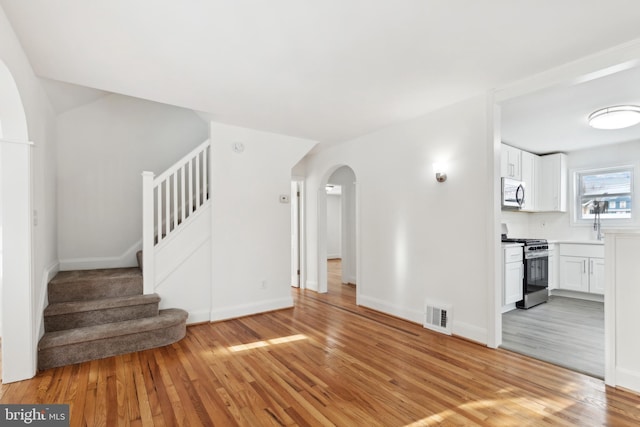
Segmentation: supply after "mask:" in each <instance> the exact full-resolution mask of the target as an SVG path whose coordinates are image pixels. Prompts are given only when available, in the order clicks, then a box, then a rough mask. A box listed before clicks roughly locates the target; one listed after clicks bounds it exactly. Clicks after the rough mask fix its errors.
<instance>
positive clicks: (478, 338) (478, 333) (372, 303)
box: [358, 295, 487, 344]
mask: <svg viewBox="0 0 640 427" xmlns="http://www.w3.org/2000/svg"><path fill="white" fill-rule="evenodd" d="M358 305H361V306H364V307H368V308H371V309H373V310H377V311H381V312H383V313H386V314H390V315H392V316H395V317H399V318H401V319H404V320H408V321H410V322H414V323H418V324H420V325H422V324H423V323H424V311H423V310H415V309H411V308H406V307H400V306H397V305H393V304H389V303H388V302H386V301H382V300H380V299H377V298H372V297H368V296H364V295H359V296H358ZM452 321H453V324H452V325H451V332H452V333H453V335H457V336H459V337H462V338H466V339H468V340H471V341H475V342H478V343H481V344H486V343H487V330H486V328H480V327H478V326H475V325H470V324H468V323H463V322H456V319H455V316H454V317H453V319H452Z"/></svg>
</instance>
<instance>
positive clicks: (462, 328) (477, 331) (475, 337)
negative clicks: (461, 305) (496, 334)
mask: <svg viewBox="0 0 640 427" xmlns="http://www.w3.org/2000/svg"><path fill="white" fill-rule="evenodd" d="M451 332H452V333H453V335H457V336H459V337H462V338H466V339H468V340H470V341H475V342H477V343H478V344H483V345H487V343H488V342H489V340H488V339H487V337H488V336H489V335H488V333H487V328H481V327H480V326H476V325H471V324H469V323H464V322H456V319H455V318H454V319H453V325H452V330H451Z"/></svg>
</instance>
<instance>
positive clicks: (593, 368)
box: [501, 296, 604, 378]
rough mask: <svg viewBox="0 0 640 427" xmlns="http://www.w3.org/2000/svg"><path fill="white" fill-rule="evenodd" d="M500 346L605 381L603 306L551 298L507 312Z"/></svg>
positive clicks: (601, 304)
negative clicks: (523, 308)
mask: <svg viewBox="0 0 640 427" xmlns="http://www.w3.org/2000/svg"><path fill="white" fill-rule="evenodd" d="M501 347H502V348H504V349H507V350H511V351H514V352H517V353H521V354H525V355H527V356H531V357H533V358H536V359H539V360H544V361H546V362H550V363H553V364H555V365H559V366H564V367H566V368H569V369H572V370H574V371H578V372H582V373H585V374H588V375H591V376H594V377H597V378H604V304H603V303H601V302H595V301H585V300H580V299H575V298H566V297H558V296H552V297H550V299H549V302H547V303H546V304H541V305H538V306H536V307H532V308H530V309H529V310H519V309H516V310H512V311H509V312H507V313H504V314H503V315H502V346H501Z"/></svg>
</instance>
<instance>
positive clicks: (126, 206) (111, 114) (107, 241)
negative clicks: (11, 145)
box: [57, 94, 208, 269]
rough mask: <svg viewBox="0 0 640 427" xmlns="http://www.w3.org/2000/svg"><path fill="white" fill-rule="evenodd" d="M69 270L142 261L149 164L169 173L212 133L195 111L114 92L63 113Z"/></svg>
mask: <svg viewBox="0 0 640 427" xmlns="http://www.w3.org/2000/svg"><path fill="white" fill-rule="evenodd" d="M57 125H58V126H57V137H58V141H59V150H58V165H59V173H58V217H59V226H58V233H59V243H58V251H59V255H60V263H61V267H62V269H76V268H78V269H81V268H99V267H125V266H133V265H136V261H135V252H136V250H138V249H139V248H140V242H141V239H142V177H141V173H142V171H151V172H154V173H155V174H156V175H158V174H160V173H162V172H163V171H164V170H165V169H166V168H168V167H169V166H171V165H172V164H173V163H174V162H175V161H177V160H179V159H180V158H181V157H182V156H184V155H185V154H187V153H188V152H189V151H190V150H192V149H193V148H194V147H196V146H197V145H198V144H200V143H201V142H202V141H204V140H205V139H207V137H208V126H207V123H205V122H204V121H203V120H202V119H201V118H200V117H198V116H197V115H196V114H195V113H194V112H193V111H191V110H185V109H182V108H178V107H173V106H169V105H164V104H159V103H155V102H150V101H145V100H141V99H137V98H130V97H126V96H122V95H115V94H114V95H109V96H106V97H103V98H101V99H99V100H97V101H95V102H92V103H90V104H86V105H83V106H81V107H78V108H76V109H73V110H70V111H67V112H64V113H62V114H60V116H58V119H57Z"/></svg>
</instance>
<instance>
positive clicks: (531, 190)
mask: <svg viewBox="0 0 640 427" xmlns="http://www.w3.org/2000/svg"><path fill="white" fill-rule="evenodd" d="M500 176H501V177H502V178H511V179H516V180H518V181H523V182H524V183H525V197H524V203H523V205H522V209H521V210H522V211H525V212H566V211H567V155H566V154H564V153H556V154H547V155H544V156H538V155H536V154H533V153H529V152H528V151H523V150H520V149H518V148H515V147H512V146H510V145H506V144H502V146H501V151H500Z"/></svg>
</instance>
